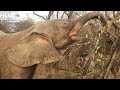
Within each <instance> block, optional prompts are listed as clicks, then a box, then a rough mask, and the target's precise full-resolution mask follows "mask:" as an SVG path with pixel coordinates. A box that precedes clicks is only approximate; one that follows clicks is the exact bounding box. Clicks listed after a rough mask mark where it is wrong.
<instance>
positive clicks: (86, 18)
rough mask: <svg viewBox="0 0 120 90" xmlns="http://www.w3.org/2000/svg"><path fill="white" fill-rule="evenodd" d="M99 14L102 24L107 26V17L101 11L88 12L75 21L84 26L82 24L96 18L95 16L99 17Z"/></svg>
mask: <svg viewBox="0 0 120 90" xmlns="http://www.w3.org/2000/svg"><path fill="white" fill-rule="evenodd" d="M98 16H100V21H101V22H102V25H103V26H105V25H106V24H107V22H106V19H105V18H104V16H103V15H102V14H101V13H99V12H90V13H88V14H85V15H83V16H81V17H79V18H77V19H76V20H75V22H76V23H77V22H80V24H81V27H82V26H83V25H84V24H85V23H87V22H88V21H89V20H91V19H94V18H96V19H98Z"/></svg>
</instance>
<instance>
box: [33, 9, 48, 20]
mask: <svg viewBox="0 0 120 90" xmlns="http://www.w3.org/2000/svg"><path fill="white" fill-rule="evenodd" d="M33 14H34V15H36V16H38V17H41V18H43V19H44V20H46V18H45V17H43V16H41V15H38V14H36V13H35V12H34V11H33Z"/></svg>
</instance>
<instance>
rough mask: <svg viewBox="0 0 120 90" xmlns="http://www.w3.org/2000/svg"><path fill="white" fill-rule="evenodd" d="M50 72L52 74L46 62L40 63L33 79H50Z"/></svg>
mask: <svg viewBox="0 0 120 90" xmlns="http://www.w3.org/2000/svg"><path fill="white" fill-rule="evenodd" d="M49 74H50V73H49V70H48V68H47V66H46V65H45V64H38V65H37V66H36V70H35V73H34V75H33V79H48V78H49Z"/></svg>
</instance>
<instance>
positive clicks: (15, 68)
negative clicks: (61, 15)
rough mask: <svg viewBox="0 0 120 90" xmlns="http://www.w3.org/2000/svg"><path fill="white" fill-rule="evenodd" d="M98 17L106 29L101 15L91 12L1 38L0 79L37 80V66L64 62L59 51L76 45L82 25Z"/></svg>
mask: <svg viewBox="0 0 120 90" xmlns="http://www.w3.org/2000/svg"><path fill="white" fill-rule="evenodd" d="M98 16H100V17H101V18H100V20H101V22H102V23H103V25H105V24H106V20H105V19H104V17H103V16H102V14H100V13H99V12H91V13H88V14H86V15H83V16H81V17H79V18H77V19H75V20H61V19H57V20H48V21H41V22H38V23H36V24H35V25H33V26H32V27H31V28H29V29H27V30H24V31H21V32H17V33H11V34H5V35H0V67H1V68H0V78H1V79H32V78H39V76H38V75H36V74H37V73H39V69H38V68H39V66H41V65H45V64H49V63H53V62H58V61H60V60H64V57H63V56H62V54H61V53H60V52H59V50H61V49H63V48H66V47H67V46H68V45H70V44H72V43H74V42H75V41H77V40H78V39H79V38H78V37H77V33H78V32H79V31H80V29H81V28H82V27H83V25H84V24H85V23H86V22H88V21H89V20H91V19H93V18H98ZM40 73H41V72H40ZM40 73H39V74H40Z"/></svg>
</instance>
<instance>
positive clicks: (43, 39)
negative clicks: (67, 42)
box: [4, 33, 63, 67]
mask: <svg viewBox="0 0 120 90" xmlns="http://www.w3.org/2000/svg"><path fill="white" fill-rule="evenodd" d="M4 54H5V55H6V58H7V59H8V61H10V62H11V63H13V64H15V65H18V66H20V67H27V66H32V65H34V64H39V63H42V64H48V63H52V62H56V61H59V60H63V56H62V55H61V54H60V53H59V52H58V51H57V49H56V48H55V47H54V45H53V43H52V40H51V39H50V38H49V37H48V36H47V35H46V34H44V33H41V34H39V33H31V34H29V36H28V37H26V38H24V39H22V40H19V41H18V42H16V43H15V44H14V45H12V46H10V47H9V48H7V49H6V50H5V52H4Z"/></svg>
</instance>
